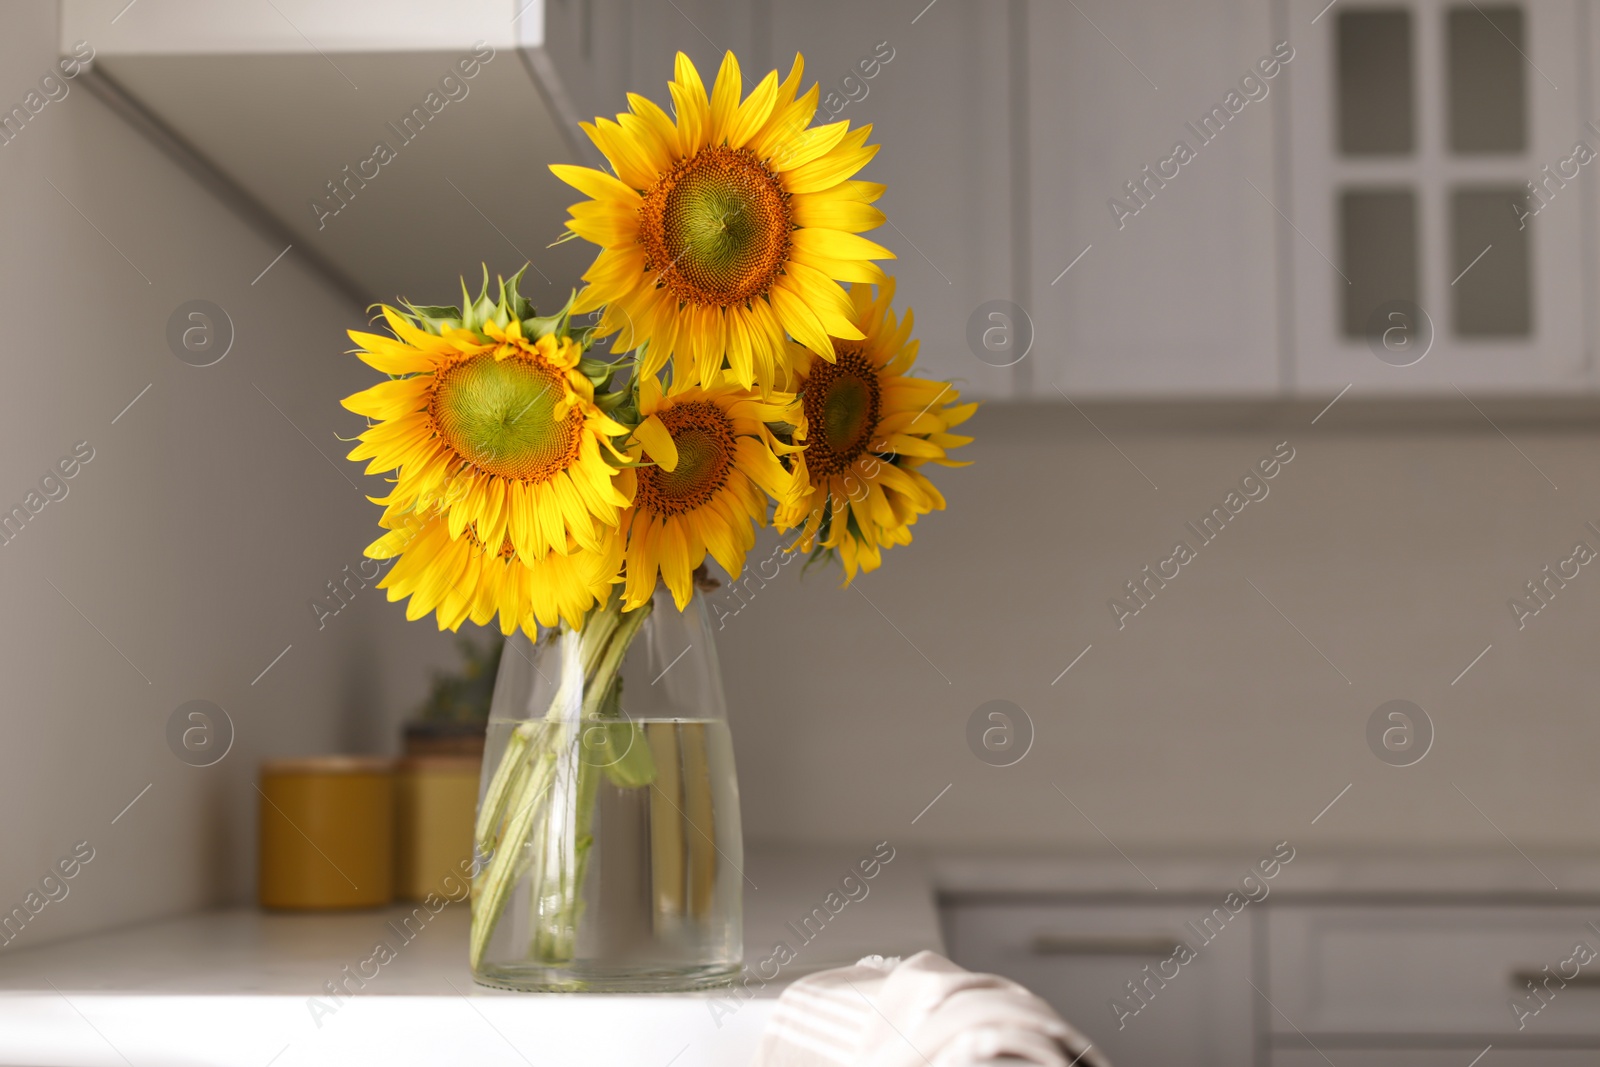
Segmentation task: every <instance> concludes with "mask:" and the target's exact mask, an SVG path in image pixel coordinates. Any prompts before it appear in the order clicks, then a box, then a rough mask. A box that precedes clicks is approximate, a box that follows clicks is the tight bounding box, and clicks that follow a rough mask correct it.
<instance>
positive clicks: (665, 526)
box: [619, 375, 805, 611]
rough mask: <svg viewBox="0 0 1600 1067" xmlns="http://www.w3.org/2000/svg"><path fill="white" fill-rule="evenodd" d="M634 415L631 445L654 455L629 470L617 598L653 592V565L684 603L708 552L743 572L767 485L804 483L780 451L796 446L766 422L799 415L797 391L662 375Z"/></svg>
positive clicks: (643, 392)
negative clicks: (666, 381)
mask: <svg viewBox="0 0 1600 1067" xmlns="http://www.w3.org/2000/svg"><path fill="white" fill-rule="evenodd" d="M639 415H640V418H641V419H642V421H641V422H640V424H639V428H638V429H637V430H635V431H634V435H633V437H632V439H631V441H630V447H629V454H630V455H632V456H634V457H635V458H639V457H641V456H647V457H648V458H649V460H651V461H652V463H653V465H650V464H647V465H643V466H639V467H637V468H634V469H632V470H630V471H629V472H628V473H629V474H630V475H631V476H632V479H633V480H635V481H636V483H637V484H636V490H635V492H634V494H633V506H632V507H630V508H628V509H627V510H626V511H624V512H623V514H622V523H621V526H620V527H619V534H620V537H621V539H622V541H623V543H624V546H625V547H624V548H623V558H624V560H625V566H626V574H625V584H624V587H623V608H624V610H627V611H631V610H633V609H634V608H636V607H638V606H639V605H641V604H643V603H645V602H646V601H647V600H649V599H650V596H651V594H652V593H654V591H655V587H656V576H657V574H659V575H660V576H661V577H662V578H663V579H664V580H665V581H666V583H667V588H668V589H670V590H671V591H672V599H673V600H674V601H675V602H676V603H677V605H678V610H680V611H681V610H683V606H684V605H685V604H687V603H688V601H689V593H690V590H691V585H692V580H693V575H694V569H695V568H696V567H698V566H699V565H700V564H701V563H702V562H703V561H704V560H705V558H706V553H707V552H709V553H710V554H711V556H712V558H713V559H715V560H716V561H717V562H718V563H720V564H721V565H722V567H723V569H724V570H726V571H727V572H728V574H729V575H731V576H732V577H734V578H738V577H739V573H740V571H741V570H742V569H743V567H744V557H745V553H747V552H749V551H750V548H751V547H752V546H753V545H754V544H755V529H754V526H753V524H754V523H760V524H761V525H763V526H765V525H766V524H767V499H766V496H765V495H763V492H765V493H766V494H768V495H770V496H772V497H773V499H775V500H777V501H780V502H787V501H792V500H793V498H794V497H795V495H796V494H798V493H800V492H803V491H804V489H805V486H804V483H802V482H800V481H797V480H796V477H795V474H794V472H793V471H791V470H789V469H787V468H786V467H785V466H784V464H783V461H782V460H781V459H780V458H779V457H780V456H783V455H787V454H789V453H791V452H795V451H797V450H798V446H795V445H786V444H784V443H783V442H782V441H781V440H779V439H778V438H777V437H776V436H775V435H774V434H773V432H772V430H771V429H769V427H768V424H786V423H787V424H792V423H793V422H794V420H795V419H797V418H798V417H799V416H798V413H797V411H796V410H795V405H794V397H793V396H791V395H789V394H784V393H776V394H769V395H768V396H766V397H762V396H761V395H760V394H758V393H756V392H754V391H752V390H750V389H747V388H745V387H743V386H741V385H740V384H739V383H738V382H734V381H729V380H727V377H726V376H725V375H719V376H718V377H717V379H715V380H714V381H713V384H711V385H704V386H702V385H681V384H678V383H674V384H673V385H672V386H671V387H670V388H669V390H668V391H667V392H666V393H665V394H663V392H662V388H661V383H660V381H659V380H658V379H656V378H655V377H649V378H645V379H643V380H642V381H641V382H640V389H639Z"/></svg>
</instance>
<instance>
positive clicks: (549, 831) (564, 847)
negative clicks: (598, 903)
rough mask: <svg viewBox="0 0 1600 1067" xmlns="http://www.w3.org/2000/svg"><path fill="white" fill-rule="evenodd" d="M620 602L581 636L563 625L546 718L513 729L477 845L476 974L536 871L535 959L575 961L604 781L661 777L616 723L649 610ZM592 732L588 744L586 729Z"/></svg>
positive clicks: (640, 782)
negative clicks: (630, 659) (632, 650)
mask: <svg viewBox="0 0 1600 1067" xmlns="http://www.w3.org/2000/svg"><path fill="white" fill-rule="evenodd" d="M620 601H621V598H620V597H617V598H615V599H614V600H613V602H612V603H610V604H607V605H605V606H604V607H601V608H597V609H596V610H594V611H593V612H591V613H590V615H589V618H588V619H587V621H586V623H585V625H584V628H583V630H582V631H581V632H579V633H574V632H572V631H569V630H567V629H566V628H565V626H563V628H562V630H561V631H559V632H558V634H557V635H556V637H555V640H556V641H557V642H560V643H561V644H562V671H561V682H560V684H559V685H558V686H557V689H556V693H555V695H554V697H553V698H552V699H551V702H550V707H549V708H548V710H546V712H545V714H544V718H542V719H531V720H528V721H527V722H523V723H520V724H519V725H518V726H517V727H516V729H515V730H513V731H512V734H511V737H510V739H509V740H508V741H507V743H506V749H505V752H504V753H503V754H502V755H501V757H500V763H499V764H498V765H497V766H496V767H495V772H494V775H493V777H492V778H491V779H490V781H489V787H488V789H486V790H485V791H484V796H483V802H482V804H481V806H480V810H479V813H478V821H477V827H476V834H475V843H476V848H477V853H478V856H479V857H480V859H483V858H484V857H487V861H486V863H485V866H484V867H483V869H482V870H481V871H480V872H479V874H478V877H477V878H476V879H475V881H474V883H473V894H472V935H471V944H470V950H469V962H470V964H471V966H472V968H473V969H474V970H476V969H477V968H478V966H479V964H480V963H481V962H482V960H483V954H484V951H485V949H486V948H487V947H488V944H489V939H490V937H491V936H492V935H493V933H494V930H495V927H496V925H497V924H498V923H499V920H500V916H501V914H502V913H503V912H504V910H505V907H506V903H507V901H508V900H509V898H510V895H511V890H512V888H513V887H514V886H515V885H516V882H517V880H518V879H519V878H520V877H521V875H522V873H523V872H524V871H526V870H528V869H529V867H530V866H531V867H532V869H533V878H532V892H531V893H530V901H529V906H530V911H531V914H530V919H531V927H532V936H531V939H530V945H529V951H530V954H531V955H532V957H533V958H534V959H536V960H538V961H540V962H541V963H561V962H564V961H566V960H570V959H571V958H572V953H573V950H574V948H575V946H576V939H577V927H578V919H579V916H580V914H581V911H582V902H581V896H582V891H583V878H584V872H585V871H586V869H587V867H588V857H589V851H590V849H591V847H592V846H593V843H594V838H593V836H592V834H591V832H590V831H591V825H592V822H593V817H594V805H595V798H596V795H597V792H598V789H599V783H600V776H601V774H602V773H603V774H605V775H606V776H607V777H609V778H611V779H612V780H613V781H615V782H616V783H617V784H618V785H619V786H623V787H639V786H644V785H647V784H649V782H650V781H651V780H652V779H653V778H654V776H655V775H654V765H653V763H651V762H650V759H649V755H650V753H649V748H648V747H647V746H646V745H644V744H643V742H642V739H641V738H639V737H638V736H636V735H637V730H636V728H635V727H632V726H631V725H627V724H624V723H619V722H615V721H614V720H616V719H617V717H618V716H619V715H620V711H621V707H620V703H621V690H622V678H621V673H622V663H623V660H624V658H625V656H626V655H627V651H628V648H629V646H630V645H632V643H633V639H634V638H635V637H636V636H637V635H638V632H639V628H640V627H641V626H643V625H644V621H645V619H646V618H648V617H649V615H650V612H651V609H652V604H651V603H649V602H646V603H645V604H643V605H641V606H640V607H639V608H637V609H635V610H633V611H630V612H626V613H624V612H623V611H622V609H621V604H620ZM590 724H593V725H590ZM594 730H598V731H599V732H598V733H595V734H593V735H592V738H593V739H594V740H595V742H596V744H595V745H593V746H591V745H589V744H588V741H589V740H590V738H591V735H590V734H588V733H586V731H594ZM591 748H592V749H593V750H592V751H591Z"/></svg>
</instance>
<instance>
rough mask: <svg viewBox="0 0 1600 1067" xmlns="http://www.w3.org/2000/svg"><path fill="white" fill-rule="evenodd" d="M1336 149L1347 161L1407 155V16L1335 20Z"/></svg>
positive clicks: (1384, 13)
mask: <svg viewBox="0 0 1600 1067" xmlns="http://www.w3.org/2000/svg"><path fill="white" fill-rule="evenodd" d="M1338 48H1339V150H1340V151H1341V152H1343V153H1344V154H1345V155H1347V156H1372V155H1380V156H1390V155H1405V154H1407V153H1409V152H1410V151H1411V150H1412V142H1413V139H1414V138H1413V133H1412V113H1411V112H1412V105H1411V97H1412V92H1411V80H1412V74H1411V13H1410V12H1409V11H1405V10H1399V9H1396V10H1377V11H1346V12H1344V13H1342V14H1341V15H1340V16H1339V45H1338Z"/></svg>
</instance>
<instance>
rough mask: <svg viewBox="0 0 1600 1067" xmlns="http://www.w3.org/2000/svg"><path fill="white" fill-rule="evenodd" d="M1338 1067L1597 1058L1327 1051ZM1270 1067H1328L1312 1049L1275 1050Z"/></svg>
mask: <svg viewBox="0 0 1600 1067" xmlns="http://www.w3.org/2000/svg"><path fill="white" fill-rule="evenodd" d="M1322 1052H1324V1053H1327V1055H1328V1056H1329V1057H1331V1058H1332V1060H1333V1062H1334V1063H1337V1064H1338V1065H1339V1067H1467V1065H1468V1064H1471V1065H1472V1067H1594V1063H1595V1059H1596V1058H1597V1057H1600V1053H1597V1052H1596V1051H1595V1050H1594V1049H1584V1050H1578V1049H1518V1048H1501V1047H1500V1046H1499V1045H1496V1046H1495V1047H1494V1048H1492V1049H1490V1050H1489V1051H1488V1052H1487V1053H1484V1056H1483V1058H1482V1059H1481V1060H1477V1061H1476V1062H1474V1061H1473V1057H1474V1056H1476V1055H1477V1054H1478V1053H1480V1052H1483V1049H1482V1048H1478V1049H1472V1048H1454V1049H1365V1048H1364V1049H1347V1048H1341V1049H1329V1048H1324V1049H1323V1050H1322ZM1272 1067H1328V1060H1327V1059H1324V1058H1323V1055H1322V1053H1318V1052H1316V1051H1314V1050H1312V1049H1309V1048H1307V1049H1278V1050H1277V1051H1275V1052H1274V1053H1273V1054H1272Z"/></svg>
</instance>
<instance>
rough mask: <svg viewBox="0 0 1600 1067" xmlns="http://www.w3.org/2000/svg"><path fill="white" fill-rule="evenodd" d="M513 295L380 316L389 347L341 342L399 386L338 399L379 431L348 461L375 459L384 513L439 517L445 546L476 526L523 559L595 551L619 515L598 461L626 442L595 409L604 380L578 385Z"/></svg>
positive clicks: (558, 337) (570, 349) (562, 348)
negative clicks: (386, 488)
mask: <svg viewBox="0 0 1600 1067" xmlns="http://www.w3.org/2000/svg"><path fill="white" fill-rule="evenodd" d="M515 282H516V279H515V278H513V279H511V281H510V282H502V286H501V288H502V292H501V299H500V301H499V302H498V303H494V304H491V303H490V302H489V301H488V300H487V299H486V298H485V297H482V296H480V297H479V300H478V301H477V302H475V303H474V302H469V303H468V306H467V309H466V311H465V312H462V311H460V310H458V309H456V308H411V309H410V310H411V313H410V314H406V313H402V312H401V311H399V310H397V309H396V308H392V307H388V306H385V307H384V308H383V315H384V318H385V319H386V320H387V322H388V324H389V328H390V329H391V330H392V331H393V332H394V335H395V336H394V337H393V338H390V337H384V336H381V335H378V334H371V333H362V332H359V331H356V330H352V331H350V337H351V339H352V340H353V341H355V342H356V344H358V345H360V346H361V348H360V349H359V350H358V354H359V355H360V356H361V358H362V359H363V360H365V361H366V362H367V363H368V364H370V365H371V366H373V367H376V368H377V369H378V370H381V371H385V372H387V373H388V374H390V375H394V376H397V377H394V378H393V379H392V380H390V381H386V382H382V383H380V384H378V385H375V386H373V387H372V388H370V389H366V390H364V391H362V392H359V393H356V394H355V395H354V396H350V397H347V398H346V399H345V400H344V406H345V407H346V408H348V409H350V410H351V411H354V412H355V413H356V414H358V415H365V416H367V418H368V419H369V420H377V421H376V423H375V424H374V425H371V426H369V428H368V429H367V430H366V431H365V432H364V433H362V434H361V435H360V442H361V443H360V444H358V445H357V446H356V447H355V449H354V450H352V451H351V452H350V454H349V458H350V459H352V460H357V461H360V460H370V461H371V462H370V463H369V464H368V465H367V473H369V474H372V473H377V472H380V471H397V472H398V476H397V478H396V480H395V486H394V489H393V491H392V492H391V493H390V495H389V496H388V497H387V498H385V499H384V500H381V501H379V503H384V504H388V505H390V506H391V507H394V508H395V509H397V510H398V511H414V512H417V513H428V512H430V511H433V510H440V511H441V512H442V513H443V517H444V520H445V528H446V529H447V530H448V532H449V535H450V536H451V537H459V536H460V535H461V533H462V531H463V530H465V529H466V528H467V527H469V526H471V527H472V528H473V529H475V530H477V531H479V534H480V537H481V540H482V541H483V543H485V544H489V545H499V544H500V543H501V542H502V541H503V540H508V541H509V542H510V543H511V544H512V545H513V546H514V547H515V549H516V552H517V555H518V556H519V557H521V558H522V559H523V560H537V559H539V558H541V557H543V556H544V555H545V554H546V553H548V552H554V553H557V554H559V555H565V554H567V553H568V552H570V551H572V548H573V546H577V547H579V548H583V549H588V550H593V549H596V548H598V547H599V546H600V542H601V540H602V538H603V536H604V533H605V531H606V530H607V529H608V528H609V527H614V526H615V525H616V523H617V520H618V517H619V509H620V508H621V507H622V506H624V505H626V504H627V502H628V500H627V497H626V496H624V495H623V494H622V493H621V492H620V491H619V490H618V488H617V485H616V474H617V468H616V467H615V466H613V465H612V464H611V463H610V462H608V461H607V457H606V455H605V453H604V452H603V451H602V449H605V450H610V451H611V452H613V453H614V454H615V455H616V456H617V459H618V461H619V462H620V459H621V454H620V453H619V452H617V451H616V449H615V448H614V447H613V446H612V444H611V442H610V440H609V438H611V437H620V436H623V435H625V434H627V432H628V430H627V428H626V427H624V426H622V425H620V424H618V423H616V422H614V421H612V419H611V418H610V417H609V416H608V415H606V414H605V412H604V411H602V410H601V408H600V407H599V406H598V405H597V404H596V402H595V387H596V384H597V383H598V384H601V385H602V386H604V385H605V384H606V383H608V382H609V377H608V375H609V373H610V371H609V370H608V369H600V370H597V371H594V373H592V374H591V373H586V371H589V370H593V368H592V367H586V364H589V362H590V361H587V360H583V359H582V350H581V348H580V346H579V345H578V344H577V343H576V342H575V341H574V340H573V339H572V338H571V337H569V336H565V335H563V334H561V333H558V332H556V320H554V319H536V318H533V317H532V310H533V309H532V308H531V307H530V306H528V305H527V302H526V301H525V300H523V299H522V298H521V297H520V296H518V295H517V294H516V292H515ZM525 321H526V323H527V324H528V325H529V327H530V328H532V329H535V330H539V331H543V332H542V333H541V335H539V336H536V337H535V336H529V334H528V332H527V330H525V328H524V325H525Z"/></svg>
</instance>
